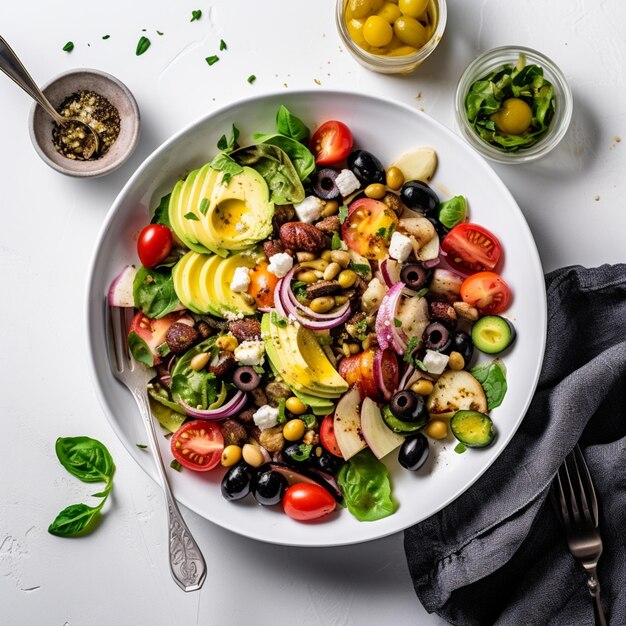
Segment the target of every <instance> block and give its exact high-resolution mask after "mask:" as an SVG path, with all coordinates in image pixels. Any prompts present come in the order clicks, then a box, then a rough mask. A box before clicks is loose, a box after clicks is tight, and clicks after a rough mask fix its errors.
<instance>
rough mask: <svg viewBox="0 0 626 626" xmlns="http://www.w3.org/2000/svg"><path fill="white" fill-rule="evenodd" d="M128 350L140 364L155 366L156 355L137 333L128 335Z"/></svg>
mask: <svg viewBox="0 0 626 626" xmlns="http://www.w3.org/2000/svg"><path fill="white" fill-rule="evenodd" d="M127 341H128V349H129V350H130V353H131V355H132V357H133V359H135V361H139V363H144V364H145V365H147V366H148V367H152V366H153V365H154V355H153V354H152V351H151V350H150V347H149V346H148V344H147V343H146V342H145V341H144V340H143V339H142V338H141V337H140V336H139V335H138V334H137V333H136V332H135V331H133V332H131V333H128V340H127Z"/></svg>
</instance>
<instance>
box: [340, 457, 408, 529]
mask: <svg viewBox="0 0 626 626" xmlns="http://www.w3.org/2000/svg"><path fill="white" fill-rule="evenodd" d="M337 482H338V483H339V486H340V487H341V491H342V493H343V497H344V500H345V502H346V506H347V507H348V510H349V511H350V513H352V515H354V517H356V518H357V519H358V520H359V521H361V522H372V521H374V520H378V519H382V518H383V517H387V516H388V515H391V514H392V513H393V512H394V511H395V508H396V507H395V504H394V503H393V501H392V499H391V483H390V481H389V473H388V472H387V468H386V467H385V466H384V465H383V464H382V463H381V462H380V461H379V460H378V459H377V458H376V457H375V456H374V455H373V454H372V452H371V451H370V450H363V451H362V452H359V453H358V454H357V455H356V456H353V457H352V458H351V459H350V460H349V461H348V462H347V463H346V464H345V465H344V466H343V467H342V468H341V470H340V471H339V474H338V476H337Z"/></svg>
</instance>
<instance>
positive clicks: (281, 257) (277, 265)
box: [267, 252, 293, 278]
mask: <svg viewBox="0 0 626 626" xmlns="http://www.w3.org/2000/svg"><path fill="white" fill-rule="evenodd" d="M292 267H293V259H292V258H291V256H290V255H288V254H287V253H286V252H279V253H278V254H273V255H272V256H271V257H270V264H269V265H268V266H267V269H268V271H269V272H272V274H274V276H278V278H282V277H283V276H285V275H286V274H287V273H288V272H289V270H290V269H291V268H292Z"/></svg>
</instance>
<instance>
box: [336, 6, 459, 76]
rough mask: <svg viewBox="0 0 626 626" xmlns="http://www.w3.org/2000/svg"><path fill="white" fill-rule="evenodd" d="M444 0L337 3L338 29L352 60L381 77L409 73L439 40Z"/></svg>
mask: <svg viewBox="0 0 626 626" xmlns="http://www.w3.org/2000/svg"><path fill="white" fill-rule="evenodd" d="M446 16H447V9H446V0H337V13H336V20H337V29H338V31H339V35H340V37H341V39H342V41H343V43H344V45H345V46H346V48H347V49H348V50H349V51H350V52H351V53H352V55H353V56H354V57H355V59H356V60H357V61H358V62H359V63H360V64H361V65H363V66H364V67H367V68H368V69H370V70H374V71H376V72H381V73H384V74H408V73H409V72H412V71H413V70H415V69H416V68H417V67H419V65H421V64H422V62H423V61H424V59H426V57H428V56H429V55H430V54H431V53H432V52H433V50H434V49H435V48H436V47H437V44H438V43H439V41H440V40H441V37H442V35H443V31H444V29H445V26H446Z"/></svg>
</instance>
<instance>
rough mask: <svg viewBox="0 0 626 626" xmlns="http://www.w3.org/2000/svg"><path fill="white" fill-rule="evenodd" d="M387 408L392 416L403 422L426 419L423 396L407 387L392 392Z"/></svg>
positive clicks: (426, 411) (426, 412)
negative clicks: (394, 392)
mask: <svg viewBox="0 0 626 626" xmlns="http://www.w3.org/2000/svg"><path fill="white" fill-rule="evenodd" d="M389 408H390V409H391V412H392V413H393V414H394V416H395V417H397V418H398V419H399V420H402V421H403V422H420V421H424V422H425V421H426V420H427V419H428V410H427V409H426V403H425V402H424V398H423V397H422V396H419V395H418V394H416V393H415V392H414V391H411V390H409V389H405V390H404V391H398V393H396V394H394V396H393V397H392V398H391V402H390V403H389Z"/></svg>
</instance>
